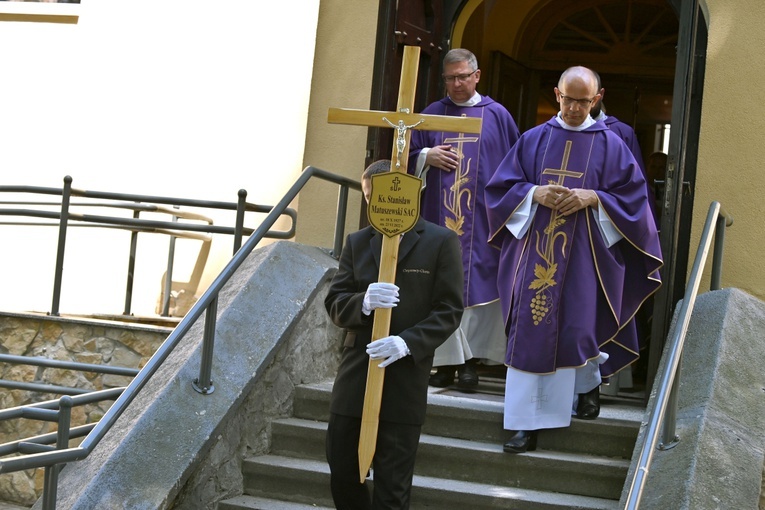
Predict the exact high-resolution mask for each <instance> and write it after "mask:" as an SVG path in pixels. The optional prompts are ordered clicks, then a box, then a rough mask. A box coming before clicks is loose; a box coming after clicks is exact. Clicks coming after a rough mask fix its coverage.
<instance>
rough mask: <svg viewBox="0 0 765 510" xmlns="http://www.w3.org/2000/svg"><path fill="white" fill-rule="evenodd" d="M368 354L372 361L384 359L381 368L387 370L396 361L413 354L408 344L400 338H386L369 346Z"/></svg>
mask: <svg viewBox="0 0 765 510" xmlns="http://www.w3.org/2000/svg"><path fill="white" fill-rule="evenodd" d="M367 354H369V357H370V358H372V359H383V358H385V361H383V362H382V363H380V364H379V365H378V366H379V367H380V368H385V367H387V366H388V365H390V364H391V363H393V362H394V361H398V360H400V359H401V358H403V357H404V356H407V355H409V354H411V353H410V352H409V347H407V346H406V342H404V339H403V338H401V337H400V336H395V335H393V336H386V337H385V338H381V339H379V340H375V341H374V342H372V343H370V344H369V345H367Z"/></svg>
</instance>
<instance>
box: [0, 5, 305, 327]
mask: <svg viewBox="0 0 765 510" xmlns="http://www.w3.org/2000/svg"><path fill="white" fill-rule="evenodd" d="M318 10H319V0H282V1H280V2H260V1H253V0H215V1H211V0H206V1H202V0H131V1H124V0H82V4H81V5H80V18H79V22H78V24H76V25H65V24H52V23H20V22H3V23H0V47H1V48H2V49H3V50H2V51H1V52H0V70H1V71H0V73H1V75H2V80H1V81H0V98H2V110H0V111H1V113H0V146H1V147H2V150H0V175H1V177H0V183H2V184H24V185H37V186H48V187H60V186H61V185H62V183H63V178H64V176H65V175H71V176H72V177H73V187H75V188H81V189H89V190H99V191H114V192H127V193H141V194H152V195H165V196H176V197H185V198H195V199H210V200H222V201H232V202H234V201H236V199H237V191H238V190H239V189H246V190H247V191H248V201H249V202H256V203H265V204H274V203H276V201H277V200H278V198H280V197H281V196H282V195H283V193H284V191H286V189H287V188H288V187H289V186H290V185H291V183H292V182H293V181H294V180H295V178H296V177H297V175H298V174H299V172H300V170H301V169H302V164H303V147H304V140H305V135H306V119H307V111H308V101H309V96H310V87H311V75H312V65H313V56H314V49H315V40H316V26H317V19H318ZM25 198H27V199H29V198H30V197H29V196H26V197H25ZM10 199H12V198H11V197H8V196H1V195H0V200H10ZM13 199H17V200H18V199H21V198H19V197H13ZM49 199H50V198H49ZM102 213H103V212H102ZM205 213H206V214H209V215H211V216H213V218H214V219H215V220H216V223H220V222H225V223H227V224H229V225H232V224H233V213H227V214H225V215H220V214H219V215H215V214H212V213H211V212H209V211H205ZM7 219H8V218H7V217H6V218H3V217H0V221H3V220H7ZM256 220H257V217H256V216H254V215H253V216H248V221H247V224H248V226H255V224H256V223H255V222H256ZM71 234H72V236H71V238H70V239H69V241H68V244H67V259H66V265H65V268H64V282H63V293H62V301H61V312H62V313H74V312H82V313H91V312H99V313H120V312H121V311H122V309H123V303H124V289H125V281H126V267H127V261H128V260H127V259H128V257H127V255H128V253H127V250H128V243H129V234H128V233H126V232H122V231H107V230H103V229H78V230H73V231H71ZM55 242H56V233H55V231H54V230H53V229H40V228H36V229H30V228H28V227H27V228H20V227H7V226H2V225H0V245H1V246H2V249H0V309H3V310H8V311H15V310H36V311H48V310H49V308H50V303H51V291H52V275H53V269H54V263H55ZM167 246H168V239H167V238H166V237H163V236H157V235H146V234H144V235H142V236H140V238H139V254H138V269H137V274H136V281H135V290H134V293H135V294H134V296H135V297H134V304H133V311H134V313H136V314H147V313H148V314H151V313H153V310H154V305H155V301H156V299H157V297H158V293H159V289H160V278H161V275H162V273H163V272H164V268H165V264H166V260H167ZM198 246H199V243H198V242H196V241H179V244H178V247H177V248H176V254H177V262H176V271H175V275H174V276H175V278H174V279H175V280H180V281H184V280H187V279H188V276H189V273H190V271H191V267H192V264H193V261H194V259H195V257H196V252H197V250H198ZM231 250H232V239H231V238H230V237H225V238H220V239H219V238H216V239H215V241H214V242H213V253H212V254H211V261H210V262H208V266H209V267H210V271H208V274H207V276H206V278H205V280H210V279H211V278H212V277H214V275H215V274H217V272H218V271H219V270H220V268H221V267H222V265H223V264H224V263H225V261H226V260H227V259H228V258H230V256H231ZM94 289H98V290H99V292H95V291H94Z"/></svg>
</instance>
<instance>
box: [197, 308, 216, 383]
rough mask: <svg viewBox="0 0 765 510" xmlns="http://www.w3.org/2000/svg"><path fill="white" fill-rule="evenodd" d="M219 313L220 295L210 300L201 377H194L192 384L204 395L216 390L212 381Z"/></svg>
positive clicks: (200, 371) (200, 368)
mask: <svg viewBox="0 0 765 510" xmlns="http://www.w3.org/2000/svg"><path fill="white" fill-rule="evenodd" d="M217 315H218V297H217V296H216V297H215V298H213V300H212V301H210V304H209V305H208V306H207V311H206V313H205V332H204V338H203V340H202V361H201V363H200V365H199V378H198V379H194V381H193V383H192V386H193V387H194V389H195V390H196V391H198V392H199V393H201V394H203V395H209V394H210V393H212V392H213V391H215V387H214V386H213V382H212V375H211V374H212V357H213V348H214V346H215V321H216V317H217Z"/></svg>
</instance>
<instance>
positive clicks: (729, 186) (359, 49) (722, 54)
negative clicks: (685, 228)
mask: <svg viewBox="0 0 765 510" xmlns="http://www.w3.org/2000/svg"><path fill="white" fill-rule="evenodd" d="M337 3H338V2H337V0H325V1H322V5H321V11H320V23H319V30H318V34H317V41H318V43H317V56H316V62H315V66H314V86H313V88H312V95H311V108H310V111H309V133H308V139H307V142H306V157H305V164H306V165H308V164H314V165H317V166H319V167H322V168H325V169H327V170H335V171H338V172H339V173H342V174H344V175H348V176H355V175H357V173H358V171H359V170H360V168H361V166H362V165H363V158H364V147H365V142H366V138H365V137H366V130H365V129H364V128H355V127H348V126H329V125H327V124H326V123H325V121H326V111H327V109H328V108H329V107H330V106H345V107H353V108H367V107H368V104H369V101H368V98H369V91H370V90H371V89H370V87H371V74H372V60H373V57H374V41H375V38H374V36H373V35H372V34H374V33H375V28H374V27H375V21H374V19H375V18H376V8H377V6H376V5H374V6H373V5H361V4H372V3H375V2H358V4H359V5H356V3H354V4H353V6H352V7H348V8H343V9H340V7H339V5H336V4H337ZM473 4H474V2H470V3H469V6H470V7H471V8H472V9H475V8H477V6H475V5H473ZM522 5H523V8H524V9H526V11H524V12H531V11H532V10H533V8H532V7H533V6H532V5H530V4H529V3H527V2H524V3H523V4H522ZM702 8H703V11H704V13H705V14H706V13H708V16H707V22H708V26H709V46H708V49H707V61H706V75H705V81H704V99H703V105H702V109H703V115H702V123H701V135H700V147H699V161H698V168H697V182H696V195H695V206H694V213H693V230H692V235H691V248H690V256H691V260H690V263H689V270H690V267H692V262H693V259H692V257H694V256H695V254H696V251H697V247H698V243H699V239H700V235H701V231H702V228H703V224H704V221H705V219H706V215H707V211H708V209H709V205H710V203H711V202H712V201H713V200H716V201H719V202H720V203H721V204H722V207H723V208H724V209H725V211H726V212H727V213H729V214H730V215H732V216H733V218H734V224H733V226H732V227H731V228H729V229H728V230H727V232H726V234H725V236H726V237H725V255H724V263H723V274H722V284H723V286H724V287H737V288H740V289H742V290H744V291H746V292H748V293H750V294H752V295H754V296H757V297H759V298H765V271H763V270H762V269H761V268H760V266H759V260H760V254H761V253H762V252H763V250H765V236H763V235H762V232H763V226H764V225H763V219H762V218H763V216H764V214H763V213H765V200H763V199H762V198H761V197H759V194H760V193H761V190H763V189H765V177H764V176H763V175H764V174H765V172H763V170H762V164H761V162H762V161H765V143H762V142H761V138H762V127H763V126H764V125H765V121H764V120H763V118H762V112H761V111H760V109H759V108H757V107H756V106H755V105H756V103H757V94H758V92H757V84H758V83H762V82H763V78H765V61H764V60H763V57H762V56H761V54H760V52H759V51H758V50H757V48H762V47H764V46H765V44H764V43H765V31H763V30H762V20H763V19H765V3H763V2H760V1H758V0H707V1H706V2H703V5H702ZM513 19H515V20H516V21H514V22H513V23H516V24H517V23H518V22H517V16H516V17H515V18H513ZM341 24H342V26H343V28H342V30H339V29H338V28H337V27H339V26H341ZM463 25H464V24H463ZM463 25H461V24H460V23H458V24H457V28H458V29H460V30H462V29H463V28H464V27H463V28H460V27H462V26H463ZM492 37H493V38H492V39H491V41H494V43H492V44H495V43H497V44H498V41H495V39H496V37H499V36H492ZM349 40H352V41H353V44H348V42H347V41H349ZM505 42H506V43H507V44H512V43H513V41H505ZM340 48H343V49H342V51H341V49H340ZM311 193H312V195H311V196H307V197H306V196H302V197H301V199H300V200H301V203H300V206H301V207H300V210H301V218H300V222H301V225H299V228H298V240H299V241H300V240H304V241H305V242H308V243H314V242H315V243H318V244H321V245H323V246H331V242H332V237H331V236H332V219H333V218H334V212H335V196H336V195H335V194H334V189H330V188H329V187H321V188H318V187H317V188H316V191H312V192H311ZM349 218H350V220H352V221H350V222H349V223H353V222H354V221H355V219H356V216H354V215H353V214H350V215H349ZM710 269H711V254H710V258H709V260H708V261H707V267H706V272H705V279H704V280H703V282H705V283H704V285H708V283H707V282H709V272H710ZM702 290H704V286H702Z"/></svg>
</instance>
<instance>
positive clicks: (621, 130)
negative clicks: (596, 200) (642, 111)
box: [604, 115, 659, 228]
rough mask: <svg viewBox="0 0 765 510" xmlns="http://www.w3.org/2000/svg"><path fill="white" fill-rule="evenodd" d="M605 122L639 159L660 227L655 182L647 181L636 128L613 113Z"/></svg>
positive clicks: (651, 204)
mask: <svg viewBox="0 0 765 510" xmlns="http://www.w3.org/2000/svg"><path fill="white" fill-rule="evenodd" d="M604 122H605V123H606V126H607V127H608V129H610V130H611V131H613V132H614V133H616V134H617V135H619V138H621V139H622V140H624V143H626V144H627V147H629V148H630V151H631V152H632V155H633V156H635V161H637V163H638V166H640V171H641V172H643V179H646V187H647V189H648V198H649V199H650V200H649V201H650V207H651V213H653V219H654V221H656V226H657V228H658V226H659V215H658V213H657V212H656V195H655V193H654V192H653V183H652V182H647V180H648V174H646V170H645V163H643V153H642V151H641V150H640V144H638V140H637V136H636V135H635V130H634V129H632V127H631V126H630V125H629V124H625V123H624V122H622V121H620V120H619V119H617V118H616V117H614V116H613V115H607V116H606V120H605V121H604Z"/></svg>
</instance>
